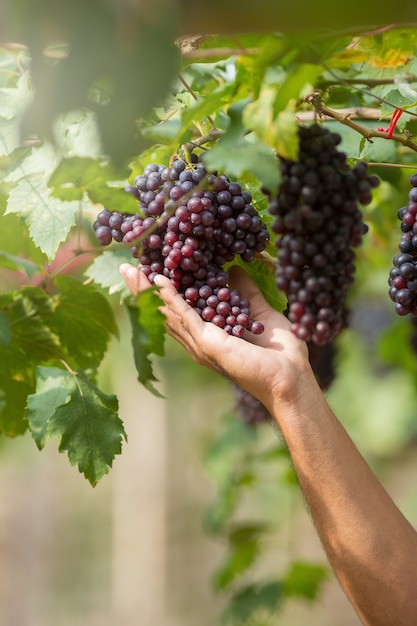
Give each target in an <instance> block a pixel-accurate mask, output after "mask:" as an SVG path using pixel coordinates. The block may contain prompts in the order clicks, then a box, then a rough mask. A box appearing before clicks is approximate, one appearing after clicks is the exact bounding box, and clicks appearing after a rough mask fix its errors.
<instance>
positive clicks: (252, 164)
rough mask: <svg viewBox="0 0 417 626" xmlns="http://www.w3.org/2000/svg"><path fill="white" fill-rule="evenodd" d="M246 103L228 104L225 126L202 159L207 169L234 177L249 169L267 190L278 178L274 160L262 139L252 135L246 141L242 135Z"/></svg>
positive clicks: (272, 186) (271, 152) (273, 185)
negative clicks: (227, 124)
mask: <svg viewBox="0 0 417 626" xmlns="http://www.w3.org/2000/svg"><path fill="white" fill-rule="evenodd" d="M248 102H249V101H248V100H243V101H239V102H237V103H235V104H233V105H232V106H231V107H229V109H228V115H229V118H230V124H229V128H228V129H227V131H226V133H225V134H224V135H223V136H222V137H220V139H219V140H218V141H217V143H216V145H215V146H214V148H212V150H210V151H208V152H206V153H205V154H204V157H203V158H204V161H205V163H206V164H207V166H208V169H211V170H216V169H223V170H224V171H225V172H227V174H228V175H229V176H234V177H235V178H242V177H243V176H244V174H245V172H250V173H251V174H253V175H254V176H256V178H257V179H258V180H259V181H260V182H261V184H262V185H264V186H265V187H266V188H267V189H270V190H274V189H276V188H277V186H278V184H279V180H280V178H279V169H278V159H277V156H276V154H275V152H274V151H273V150H272V148H270V147H269V146H267V145H266V144H265V143H264V142H263V141H260V140H259V139H257V138H256V137H254V136H252V138H251V140H249V139H248V138H247V137H246V136H245V135H246V129H245V127H244V125H243V121H242V112H243V110H244V108H245V106H247V104H248Z"/></svg>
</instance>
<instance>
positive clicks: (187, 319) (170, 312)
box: [155, 274, 204, 337]
mask: <svg viewBox="0 0 417 626" xmlns="http://www.w3.org/2000/svg"><path fill="white" fill-rule="evenodd" d="M155 285H156V286H157V287H159V295H160V297H161V298H162V300H163V301H164V302H165V305H166V309H167V311H166V314H167V318H168V324H169V327H170V328H171V329H172V330H173V331H175V332H176V333H177V334H178V335H182V334H184V330H185V331H186V332H187V333H189V334H190V335H191V336H192V337H198V336H199V334H200V333H201V331H202V328H203V327H204V322H203V320H202V319H201V317H200V316H199V315H198V314H197V313H196V312H195V311H194V310H193V309H192V307H190V305H189V304H187V302H186V301H185V300H184V298H182V297H181V296H180V295H179V294H178V291H177V290H176V289H175V287H174V285H173V284H172V283H171V281H170V280H169V279H168V278H167V277H166V276H162V275H161V274H158V275H157V276H155Z"/></svg>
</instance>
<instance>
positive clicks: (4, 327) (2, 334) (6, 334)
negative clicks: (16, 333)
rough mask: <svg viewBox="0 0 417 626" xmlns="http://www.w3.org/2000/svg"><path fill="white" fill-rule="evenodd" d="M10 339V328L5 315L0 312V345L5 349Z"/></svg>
mask: <svg viewBox="0 0 417 626" xmlns="http://www.w3.org/2000/svg"><path fill="white" fill-rule="evenodd" d="M11 337H12V328H11V326H10V322H9V318H8V317H7V315H6V314H5V313H4V312H3V311H0V345H2V346H3V347H5V348H7V347H8V345H9V343H10V339H11Z"/></svg>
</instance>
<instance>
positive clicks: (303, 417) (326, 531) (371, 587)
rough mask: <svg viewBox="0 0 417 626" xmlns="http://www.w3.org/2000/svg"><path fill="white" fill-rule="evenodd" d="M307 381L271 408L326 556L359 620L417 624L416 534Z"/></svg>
mask: <svg viewBox="0 0 417 626" xmlns="http://www.w3.org/2000/svg"><path fill="white" fill-rule="evenodd" d="M307 381H308V382H306V383H305V384H308V385H309V386H311V389H309V390H308V392H306V390H305V389H303V393H302V394H299V395H298V397H295V399H292V400H289V401H288V402H284V403H282V401H281V402H273V409H272V411H273V414H274V416H275V418H276V420H277V423H278V425H279V427H280V429H281V431H282V433H283V436H284V438H285V439H286V441H287V444H288V447H289V449H290V452H291V455H292V459H293V462H294V466H295V469H296V472H297V475H298V478H299V482H300V486H301V489H302V491H303V493H304V497H305V500H306V503H307V505H308V507H309V509H310V512H311V515H312V518H313V520H314V523H315V526H316V528H317V532H318V534H319V536H320V538H321V541H322V544H323V547H324V549H325V551H326V553H327V556H328V559H329V562H330V563H331V565H332V567H333V570H334V572H335V574H336V576H337V578H338V579H339V581H340V583H341V585H342V587H343V589H344V590H345V593H346V594H347V596H348V598H349V600H350V601H351V603H352V605H353V606H354V608H355V609H356V611H357V613H358V615H359V616H360V617H361V619H362V621H363V622H364V624H368V625H372V626H392V625H393V624H395V625H396V626H406V625H407V626H411V625H414V624H417V595H416V593H415V588H416V586H417V534H416V532H415V531H414V529H413V528H412V526H411V525H410V524H409V523H408V521H407V520H406V519H405V518H404V516H403V515H402V514H401V512H400V511H399V509H398V508H397V507H396V506H395V504H394V503H393V501H392V500H391V498H390V497H389V496H388V494H387V493H386V491H385V490H384V489H383V487H382V486H381V484H380V483H379V482H378V480H377V479H376V477H375V476H374V474H373V473H372V472H371V470H370V468H369V467H368V465H367V464H366V463H365V461H364V459H363V458H362V456H361V455H360V454H359V452H358V450H357V449H356V447H355V446H354V444H353V442H352V441H351V439H350V437H349V436H348V434H347V433H346V431H345V430H344V428H343V427H342V425H341V424H340V422H339V421H338V420H337V419H336V417H335V416H334V414H333V412H332V411H331V409H330V408H329V406H328V404H327V403H326V400H325V398H324V397H323V395H322V394H321V392H320V390H319V389H318V388H317V389H314V387H315V382H314V381H312V380H311V378H310V377H309V376H307ZM303 384H304V383H303ZM306 402H308V405H306Z"/></svg>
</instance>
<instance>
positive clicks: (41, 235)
mask: <svg viewBox="0 0 417 626" xmlns="http://www.w3.org/2000/svg"><path fill="white" fill-rule="evenodd" d="M79 207H80V205H79V202H61V201H60V200H58V199H56V198H53V197H52V196H51V195H50V192H49V190H48V189H47V188H46V186H45V181H44V177H43V176H42V175H41V174H39V175H38V176H33V177H31V178H25V179H22V180H21V181H20V182H19V183H18V185H17V186H16V187H15V188H14V189H12V191H11V192H10V196H9V200H8V203H7V209H6V212H5V215H8V214H9V213H16V214H17V215H19V218H20V219H22V220H23V222H24V223H25V224H26V225H27V226H28V227H29V232H30V236H31V238H32V240H33V242H34V244H35V245H36V246H37V247H39V248H40V249H41V250H42V252H44V253H45V254H46V255H47V257H48V259H49V260H51V261H52V259H53V258H54V256H55V253H56V251H57V250H58V247H59V245H60V243H62V242H63V241H65V239H66V238H67V236H68V233H69V231H70V230H71V228H72V227H73V226H74V225H75V217H74V216H75V213H76V212H77V211H78V210H79Z"/></svg>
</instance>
